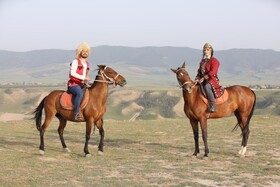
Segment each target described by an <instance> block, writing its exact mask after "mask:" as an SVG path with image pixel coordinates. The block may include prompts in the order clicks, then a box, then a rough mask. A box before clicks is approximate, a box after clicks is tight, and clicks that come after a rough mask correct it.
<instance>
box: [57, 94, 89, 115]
mask: <svg viewBox="0 0 280 187" xmlns="http://www.w3.org/2000/svg"><path fill="white" fill-rule="evenodd" d="M88 99H89V91H88V89H86V91H85V93H84V98H83V100H82V102H81V105H80V110H82V109H84V108H85V107H86V106H87V103H88ZM59 102H60V105H61V106H62V108H64V109H66V110H74V105H73V103H72V94H69V93H67V92H63V94H62V95H61V96H60V99H59Z"/></svg>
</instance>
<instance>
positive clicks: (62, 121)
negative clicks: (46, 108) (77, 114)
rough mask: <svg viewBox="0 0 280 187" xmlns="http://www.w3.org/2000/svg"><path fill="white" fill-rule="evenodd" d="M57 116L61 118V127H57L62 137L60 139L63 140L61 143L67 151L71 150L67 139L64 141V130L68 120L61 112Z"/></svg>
mask: <svg viewBox="0 0 280 187" xmlns="http://www.w3.org/2000/svg"><path fill="white" fill-rule="evenodd" d="M56 117H57V118H58V119H59V127H58V129H57V132H58V134H59V138H60V141H61V144H62V147H63V149H64V150H65V151H67V152H69V153H70V152H71V151H70V149H68V147H67V146H66V144H65V141H64V137H63V132H64V128H65V126H66V124H67V120H65V119H64V118H63V117H62V116H60V115H59V114H56Z"/></svg>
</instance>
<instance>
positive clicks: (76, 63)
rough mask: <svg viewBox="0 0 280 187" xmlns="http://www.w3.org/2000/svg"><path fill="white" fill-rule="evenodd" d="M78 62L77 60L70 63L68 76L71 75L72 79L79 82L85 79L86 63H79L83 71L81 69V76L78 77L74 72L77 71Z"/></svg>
mask: <svg viewBox="0 0 280 187" xmlns="http://www.w3.org/2000/svg"><path fill="white" fill-rule="evenodd" d="M78 64H79V63H78V60H77V59H74V60H73V61H72V65H71V67H70V75H72V76H73V77H75V78H77V79H80V80H85V78H86V71H87V63H86V62H83V61H81V64H82V65H83V67H84V69H83V74H82V75H80V74H78V73H77V72H76V71H77V69H78Z"/></svg>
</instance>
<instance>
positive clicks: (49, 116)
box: [39, 112, 54, 155]
mask: <svg viewBox="0 0 280 187" xmlns="http://www.w3.org/2000/svg"><path fill="white" fill-rule="evenodd" d="M53 116H54V115H53V114H47V112H46V115H45V121H44V123H43V125H42V127H41V128H40V146H39V152H40V154H41V155H43V154H44V153H45V144H44V134H45V131H46V128H47V127H48V126H49V124H50V122H51V120H52V118H53Z"/></svg>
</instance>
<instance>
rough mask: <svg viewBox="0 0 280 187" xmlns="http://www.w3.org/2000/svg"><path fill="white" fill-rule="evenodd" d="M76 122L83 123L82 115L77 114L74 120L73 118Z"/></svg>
mask: <svg viewBox="0 0 280 187" xmlns="http://www.w3.org/2000/svg"><path fill="white" fill-rule="evenodd" d="M73 120H74V121H77V122H81V121H83V120H84V119H83V116H82V115H81V114H80V113H77V114H74V118H73Z"/></svg>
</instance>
